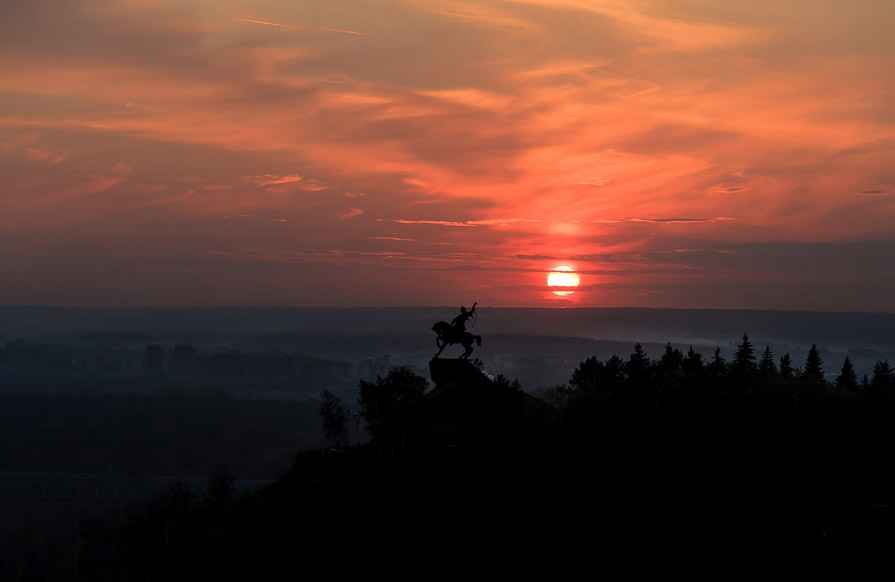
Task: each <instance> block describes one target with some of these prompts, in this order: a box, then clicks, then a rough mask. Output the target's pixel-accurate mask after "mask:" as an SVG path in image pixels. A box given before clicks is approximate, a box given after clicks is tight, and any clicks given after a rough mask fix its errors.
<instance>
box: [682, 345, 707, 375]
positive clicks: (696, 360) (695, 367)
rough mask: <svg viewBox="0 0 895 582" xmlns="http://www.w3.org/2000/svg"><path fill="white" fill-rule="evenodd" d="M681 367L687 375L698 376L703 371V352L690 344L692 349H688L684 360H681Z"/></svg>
mask: <svg viewBox="0 0 895 582" xmlns="http://www.w3.org/2000/svg"><path fill="white" fill-rule="evenodd" d="M681 369H682V370H683V371H684V374H686V375H687V376H697V375H699V374H701V373H702V369H703V362H702V354H700V353H699V352H697V351H695V350H694V349H693V346H690V349H689V350H687V355H686V356H685V357H684V360H683V361H682V362H681Z"/></svg>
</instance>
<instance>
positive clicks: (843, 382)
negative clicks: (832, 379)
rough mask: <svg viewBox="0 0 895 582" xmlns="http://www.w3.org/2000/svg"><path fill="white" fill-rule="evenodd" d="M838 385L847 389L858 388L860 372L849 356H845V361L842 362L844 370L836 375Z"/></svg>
mask: <svg viewBox="0 0 895 582" xmlns="http://www.w3.org/2000/svg"><path fill="white" fill-rule="evenodd" d="M836 385H837V386H838V387H839V388H844V389H846V390H857V389H858V374H857V373H856V372H855V367H854V366H852V363H851V360H850V359H849V357H848V356H845V361H844V362H842V371H841V372H839V375H838V376H836Z"/></svg>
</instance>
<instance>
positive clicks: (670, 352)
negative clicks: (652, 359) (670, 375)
mask: <svg viewBox="0 0 895 582" xmlns="http://www.w3.org/2000/svg"><path fill="white" fill-rule="evenodd" d="M683 361H684V354H683V353H682V352H681V351H680V350H679V349H677V348H673V347H671V342H668V344H667V345H666V346H665V353H663V354H662V358H661V359H660V360H659V367H660V368H661V369H662V371H663V372H671V371H674V370H678V369H680V367H681V364H682V363H683Z"/></svg>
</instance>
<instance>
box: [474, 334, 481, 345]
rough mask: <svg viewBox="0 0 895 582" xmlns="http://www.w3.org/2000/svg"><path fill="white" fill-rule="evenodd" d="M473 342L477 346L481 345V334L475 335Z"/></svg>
mask: <svg viewBox="0 0 895 582" xmlns="http://www.w3.org/2000/svg"><path fill="white" fill-rule="evenodd" d="M475 343H476V345H477V346H479V347H482V336H480V335H477V336H475Z"/></svg>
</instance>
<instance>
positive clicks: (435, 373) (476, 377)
mask: <svg viewBox="0 0 895 582" xmlns="http://www.w3.org/2000/svg"><path fill="white" fill-rule="evenodd" d="M429 374H430V376H431V377H432V381H433V382H435V389H434V390H433V391H432V394H436V393H439V392H444V391H446V390H451V389H453V388H458V387H461V388H472V389H475V388H484V387H487V386H490V385H491V384H493V382H494V378H493V377H491V376H490V375H489V374H486V373H485V372H484V371H482V370H480V369H479V368H478V367H477V366H476V365H475V364H473V363H472V362H471V361H469V360H461V359H453V358H433V359H431V360H429Z"/></svg>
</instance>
